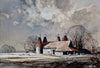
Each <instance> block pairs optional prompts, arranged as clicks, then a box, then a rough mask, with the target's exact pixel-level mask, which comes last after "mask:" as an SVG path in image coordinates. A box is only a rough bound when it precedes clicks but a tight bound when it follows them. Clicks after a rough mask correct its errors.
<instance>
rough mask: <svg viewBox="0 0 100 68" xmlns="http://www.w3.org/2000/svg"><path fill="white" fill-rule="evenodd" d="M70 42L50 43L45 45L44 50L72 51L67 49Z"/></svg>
mask: <svg viewBox="0 0 100 68" xmlns="http://www.w3.org/2000/svg"><path fill="white" fill-rule="evenodd" d="M69 45H70V41H58V42H52V43H49V44H48V45H46V46H45V47H44V48H50V49H51V48H56V51H72V50H71V49H70V47H69Z"/></svg>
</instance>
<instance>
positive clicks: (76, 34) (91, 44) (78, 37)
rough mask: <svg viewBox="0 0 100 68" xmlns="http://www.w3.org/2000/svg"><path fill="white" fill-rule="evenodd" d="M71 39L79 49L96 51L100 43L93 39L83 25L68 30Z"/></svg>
mask: <svg viewBox="0 0 100 68" xmlns="http://www.w3.org/2000/svg"><path fill="white" fill-rule="evenodd" d="M68 35H69V38H70V39H71V40H72V44H73V46H74V47H76V48H77V49H83V48H84V49H88V50H90V51H93V49H94V50H96V45H98V41H97V40H95V39H93V37H92V35H91V34H90V33H89V31H87V30H86V29H85V28H84V27H83V26H82V25H75V26H72V27H70V28H69V30H68Z"/></svg>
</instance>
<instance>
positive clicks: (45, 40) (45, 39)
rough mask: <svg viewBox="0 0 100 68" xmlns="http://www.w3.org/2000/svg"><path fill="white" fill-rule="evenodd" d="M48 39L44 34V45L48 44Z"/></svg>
mask: <svg viewBox="0 0 100 68" xmlns="http://www.w3.org/2000/svg"><path fill="white" fill-rule="evenodd" d="M47 42H48V41H47V38H46V34H44V39H43V43H47Z"/></svg>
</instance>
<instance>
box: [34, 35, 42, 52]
mask: <svg viewBox="0 0 100 68" xmlns="http://www.w3.org/2000/svg"><path fill="white" fill-rule="evenodd" d="M42 52H43V49H42V40H41V35H40V36H39V37H38V41H37V44H36V53H37V54H40V53H42Z"/></svg>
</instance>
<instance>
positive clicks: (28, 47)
mask: <svg viewBox="0 0 100 68" xmlns="http://www.w3.org/2000/svg"><path fill="white" fill-rule="evenodd" d="M36 43H37V36H34V35H33V36H29V37H28V38H27V41H26V43H25V46H24V49H25V51H26V52H29V51H31V52H35V51H36Z"/></svg>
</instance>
